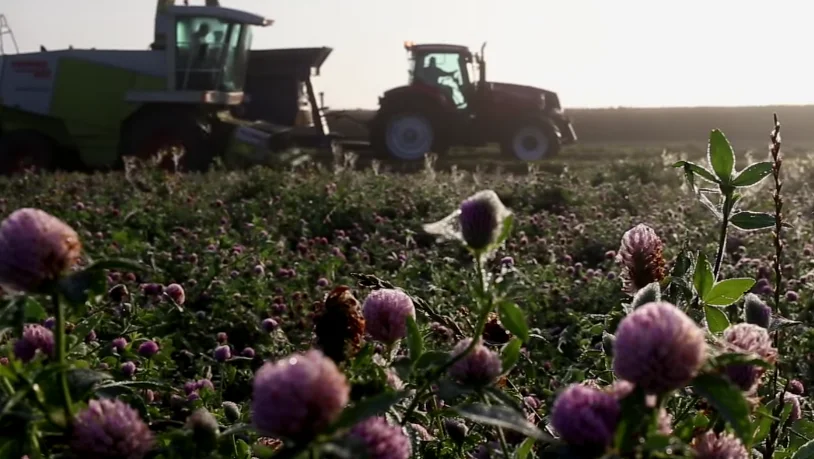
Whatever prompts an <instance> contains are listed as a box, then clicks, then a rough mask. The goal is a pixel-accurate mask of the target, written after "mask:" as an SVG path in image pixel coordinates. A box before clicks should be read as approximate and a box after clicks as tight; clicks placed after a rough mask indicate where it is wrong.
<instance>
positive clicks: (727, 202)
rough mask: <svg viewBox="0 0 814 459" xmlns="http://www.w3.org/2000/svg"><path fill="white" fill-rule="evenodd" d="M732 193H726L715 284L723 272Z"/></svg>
mask: <svg viewBox="0 0 814 459" xmlns="http://www.w3.org/2000/svg"><path fill="white" fill-rule="evenodd" d="M732 193H733V192H732V190H725V191H724V208H723V221H722V222H721V233H720V235H719V236H718V253H717V254H716V255H715V270H714V271H713V276H714V278H715V282H718V273H719V272H720V271H721V263H722V262H723V261H724V250H725V249H726V230H727V228H728V227H729V215H730V213H731V212H732Z"/></svg>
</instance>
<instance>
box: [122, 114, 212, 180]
mask: <svg viewBox="0 0 814 459" xmlns="http://www.w3.org/2000/svg"><path fill="white" fill-rule="evenodd" d="M208 128H209V126H208V125H207V123H206V122H205V121H203V120H202V119H200V118H199V117H197V116H194V115H192V114H189V113H178V112H173V111H166V112H158V113H155V112H153V113H150V114H149V115H146V116H140V117H138V118H136V119H135V120H133V121H132V122H131V123H129V125H128V126H127V127H126V128H125V132H124V133H123V135H122V142H121V147H122V157H123V158H125V157H134V158H138V159H141V160H143V161H150V160H155V159H159V163H158V164H159V167H161V168H162V169H164V170H169V171H176V172H177V171H182V172H203V171H206V170H208V169H209V167H210V166H211V164H212V158H213V156H214V150H213V148H212V146H211V142H210V140H211V139H210V135H209V129H208Z"/></svg>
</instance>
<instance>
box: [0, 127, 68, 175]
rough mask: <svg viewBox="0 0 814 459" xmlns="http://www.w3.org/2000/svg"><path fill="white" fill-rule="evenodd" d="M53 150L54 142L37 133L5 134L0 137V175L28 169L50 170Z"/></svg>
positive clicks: (52, 161)
mask: <svg viewBox="0 0 814 459" xmlns="http://www.w3.org/2000/svg"><path fill="white" fill-rule="evenodd" d="M55 150H56V145H55V144H54V142H53V141H52V140H51V139H50V138H49V137H48V136H46V135H44V134H41V133H39V132H37V131H34V130H27V129H26V130H19V131H11V132H5V133H3V134H2V136H0V175H14V174H19V173H21V172H23V171H25V170H29V169H34V170H41V171H48V170H51V169H53V167H54V152H55Z"/></svg>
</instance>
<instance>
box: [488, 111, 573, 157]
mask: <svg viewBox="0 0 814 459" xmlns="http://www.w3.org/2000/svg"><path fill="white" fill-rule="evenodd" d="M501 150H502V153H503V154H504V155H505V156H513V157H514V158H516V159H519V160H520V161H527V162H531V161H540V160H542V159H546V158H549V157H552V156H556V155H557V154H558V153H559V152H560V136H559V134H558V133H557V130H556V128H554V126H552V125H551V123H548V122H545V121H540V122H530V123H527V124H520V125H517V126H514V128H513V129H510V130H509V133H508V135H507V137H506V139H505V140H504V141H503V143H502V145H501Z"/></svg>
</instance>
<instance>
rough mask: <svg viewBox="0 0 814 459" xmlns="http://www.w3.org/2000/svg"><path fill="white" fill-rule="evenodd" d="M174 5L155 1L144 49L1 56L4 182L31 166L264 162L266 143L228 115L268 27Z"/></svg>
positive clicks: (227, 13)
mask: <svg viewBox="0 0 814 459" xmlns="http://www.w3.org/2000/svg"><path fill="white" fill-rule="evenodd" d="M175 3H176V2H175V1H174V0H158V1H157V6H156V14H155V30H154V42H153V43H152V44H151V46H150V49H148V50H105V49H95V48H94V49H73V48H69V49H62V50H53V51H42V50H41V51H40V52H31V53H21V54H15V55H6V56H4V57H3V59H2V60H0V174H4V173H14V172H18V171H20V170H22V169H25V168H28V167H31V166H34V167H36V168H39V169H53V168H59V169H96V170H99V169H102V170H104V169H110V168H117V167H121V166H123V165H124V163H125V162H126V159H127V158H128V157H137V158H140V159H154V158H155V157H157V156H159V157H164V158H165V161H164V162H163V163H162V164H164V165H167V166H168V167H172V168H174V169H182V170H188V171H193V170H205V169H207V168H208V167H209V165H210V164H211V163H212V159H213V157H215V156H216V155H224V156H230V155H233V154H235V152H236V151H237V152H242V153H240V154H244V153H247V152H248V151H249V150H251V152H250V154H252V155H255V156H256V155H262V154H263V152H261V150H262V149H263V147H264V146H265V145H266V143H267V141H268V138H269V135H267V134H265V133H263V132H261V131H259V130H257V129H253V128H251V127H250V126H249V124H251V123H246V122H243V121H241V120H236V119H234V118H230V117H229V110H228V109H229V107H233V106H236V105H238V104H240V103H241V102H242V101H243V98H244V93H243V88H244V84H245V80H246V71H247V66H248V60H249V58H248V56H249V49H250V47H251V41H252V29H253V28H254V27H265V26H268V25H270V24H271V23H272V21H271V20H269V19H266V18H264V17H262V16H259V15H256V14H253V13H250V12H246V11H241V10H236V9H231V8H224V7H221V6H220V5H219V4H218V2H217V1H213V0H206V4H205V5H201V6H186V5H176V4H175ZM168 151H171V152H174V154H173V155H171V160H170V161H167V158H168V157H170V155H167V154H166V152H168ZM179 152H180V153H181V154H180V155H179V154H177V153H179Z"/></svg>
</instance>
